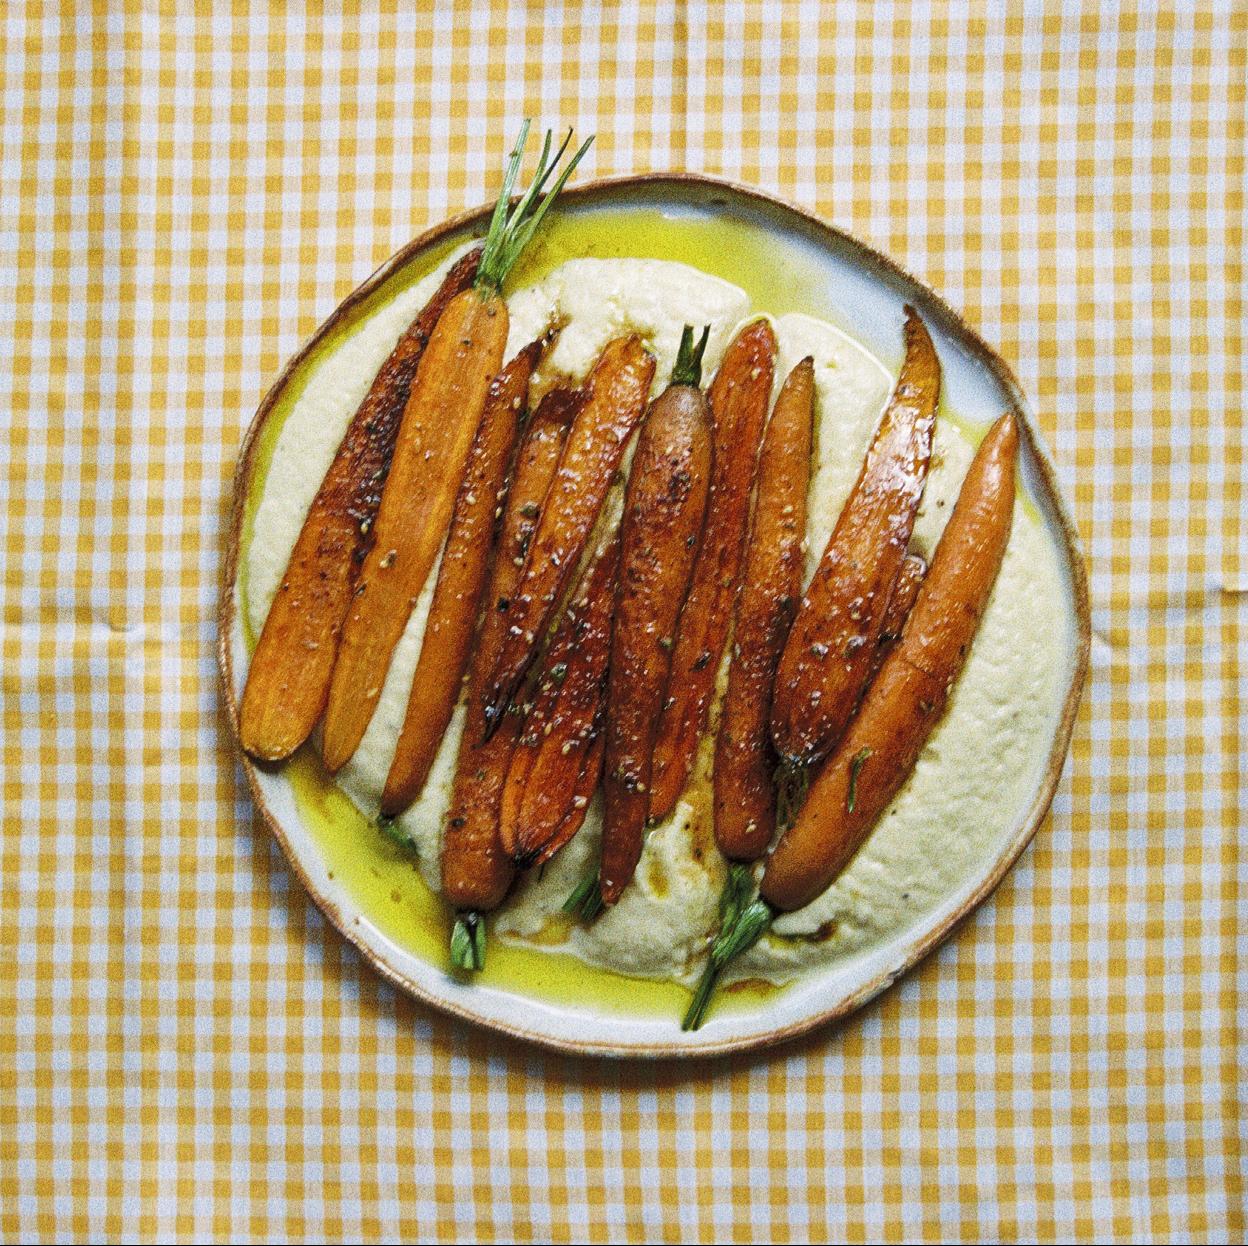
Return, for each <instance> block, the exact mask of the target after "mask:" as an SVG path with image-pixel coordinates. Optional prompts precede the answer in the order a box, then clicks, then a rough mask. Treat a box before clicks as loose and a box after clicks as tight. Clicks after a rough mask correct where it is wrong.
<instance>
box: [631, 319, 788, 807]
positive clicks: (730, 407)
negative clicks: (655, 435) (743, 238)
mask: <svg viewBox="0 0 1248 1246" xmlns="http://www.w3.org/2000/svg"><path fill="white" fill-rule="evenodd" d="M775 363H776V335H775V334H774V333H773V332H772V328H771V325H770V324H768V322H767V321H766V320H756V321H755V322H754V323H753V324H750V325H747V326H746V327H745V328H744V329H742V330H741V332H740V333H738V334H737V336H736V337H735V338H734V339H733V340H732V342H731V343H730V344H729V346H728V350H727V352H726V353H725V354H724V358H723V362H722V363H721V364H720V367H719V372H718V373H717V374H716V376H715V380H714V381H713V382H712V384H711V390H710V395H709V399H710V409H711V417H712V420H713V424H714V429H715V469H714V472H715V474H714V477H713V479H712V480H711V493H710V500H709V502H708V504H707V510H706V530H705V532H704V533H703V536H702V544H701V546H700V547H699V550H698V561H697V563H696V565H695V566H694V569H693V579H692V581H691V582H690V585H689V596H688V599H687V600H686V602H685V607H684V610H683V611H682V612H681V616H680V627H679V629H678V631H677V635H676V647H675V649H674V650H673V652H672V673H671V679H670V682H669V689H668V697H667V703H666V705H665V706H664V709H663V715H662V718H661V719H660V723H659V735H658V739H657V741H656V743H655V750H654V775H653V787H652V791H651V794H650V819H651V821H655V822H658V821H662V819H664V818H666V817H667V816H668V814H670V813H671V812H672V810H673V809H674V808H675V807H676V802H677V800H679V799H680V794H681V792H683V791H684V789H685V784H686V783H688V781H689V774H690V772H691V771H692V770H693V763H694V759H695V757H696V756H697V752H698V741H699V740H700V739H701V737H702V734H703V732H705V730H706V722H707V717H708V715H709V714H710V709H711V701H712V699H713V697H714V695H715V683H716V680H717V679H718V677H719V664H720V660H721V659H722V658H723V654H724V645H725V643H726V642H727V639H728V628H729V623H730V622H731V618H732V604H733V602H734V600H735V599H736V593H737V584H738V580H739V573H740V570H741V557H742V551H743V549H744V546H745V534H746V528H747V526H748V523H749V517H750V491H751V489H752V488H753V486H754V474H755V469H756V466H757V462H758V448H759V443H760V442H761V440H762V436H763V426H764V425H765V424H766V422H767V407H768V403H769V402H770V400H771V383H772V376H773V374H774V371H775Z"/></svg>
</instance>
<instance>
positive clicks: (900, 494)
mask: <svg viewBox="0 0 1248 1246" xmlns="http://www.w3.org/2000/svg"><path fill="white" fill-rule="evenodd" d="M905 338H906V356H905V361H904V362H903V363H902V366H901V375H900V376H899V377H898V379H897V386H896V388H895V389H894V391H893V396H892V399H891V400H890V402H889V404H888V407H887V409H886V410H885V412H884V415H883V417H882V419H881V420H880V424H879V428H878V429H877V430H876V433H875V437H874V439H873V441H872V443H871V448H870V450H869V451H868V453H867V458H866V461H865V463H864V464H863V467H862V471H861V473H860V474H859V476H858V481H857V483H856V484H855V485H854V488H853V492H852V493H851V494H850V495H849V500H848V501H847V502H846V503H845V507H844V509H843V510H842V511H841V514H840V517H839V518H838V520H837V522H836V527H835V528H834V529H833V531H832V535H831V537H830V538H829V539H828V544H827V547H826V548H825V549H824V552H823V557H822V559H821V560H820V563H819V566H818V568H817V570H816V571H815V575H814V579H813V580H812V581H811V584H810V586H809V587H808V588H807V590H806V593H805V595H804V596H803V598H802V602H801V605H800V606H799V607H798V612H797V618H796V619H795V620H794V623H793V628H792V631H790V633H789V639H788V642H787V643H786V645H785V648H784V654H783V655H782V657H781V659H780V668H779V671H778V672H777V675H776V686H775V692H774V695H773V699H772V710H771V734H772V740H773V741H774V743H775V746H776V750H777V752H778V753H779V754H780V759H781V763H782V770H783V778H782V786H783V787H784V788H785V789H786V790H785V791H784V792H783V793H782V796H783V797H784V798H785V799H784V803H785V804H786V805H787V806H788V808H787V811H786V810H784V809H782V814H784V813H786V812H788V813H792V812H794V811H795V809H796V807H797V806H799V805H800V803H801V799H802V797H803V795H804V791H805V781H806V776H807V774H808V773H809V768H810V767H811V766H812V765H814V764H815V763H816V762H818V761H821V760H822V759H823V758H824V757H826V756H827V754H828V752H829V751H830V750H831V749H832V748H833V747H834V746H835V745H836V743H837V741H838V740H839V739H840V737H841V735H842V733H843V732H844V730H845V724H846V723H847V722H848V721H849V717H850V715H851V714H852V713H853V710H854V706H855V705H856V704H857V702H858V698H859V695H860V694H861V691H862V688H863V685H864V683H865V682H866V678H867V675H868V673H869V671H870V669H871V663H872V659H873V657H874V654H875V650H876V644H877V642H878V640H879V636H880V630H881V627H882V625H883V620H884V612H885V610H886V609H887V607H888V602H889V598H890V597H891V596H892V593H893V586H894V585H895V584H896V582H897V575H898V572H899V570H900V568H901V561H902V558H903V557H904V556H905V552H906V546H907V544H909V541H910V533H911V532H912V531H913V528H914V518H915V514H916V512H917V511H918V507H919V500H920V498H921V497H922V496H923V486H924V484H925V483H926V481H927V466H928V461H929V459H930V458H931V450H932V425H933V423H934V421H935V417H936V403H937V399H938V398H939V396H940V363H939V361H938V360H937V358H936V351H935V349H934V348H933V346H932V339H931V338H930V337H929V336H928V333H927V330H926V329H925V328H924V327H923V322H922V321H921V320H920V319H919V317H918V315H917V313H916V312H915V311H914V310H913V308H907V309H906V326H905ZM785 820H787V818H786V819H785Z"/></svg>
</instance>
